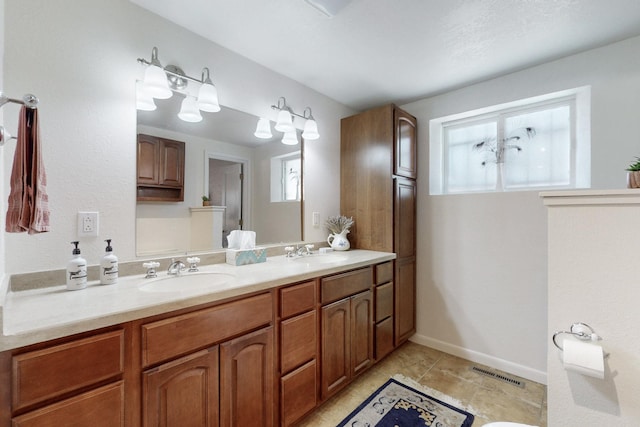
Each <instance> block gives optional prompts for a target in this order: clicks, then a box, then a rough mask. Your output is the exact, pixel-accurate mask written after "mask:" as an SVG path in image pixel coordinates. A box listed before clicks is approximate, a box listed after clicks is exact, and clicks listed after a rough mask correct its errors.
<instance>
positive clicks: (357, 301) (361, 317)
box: [351, 290, 373, 376]
mask: <svg viewBox="0 0 640 427" xmlns="http://www.w3.org/2000/svg"><path fill="white" fill-rule="evenodd" d="M372 360H373V298H372V293H371V291H370V290H369V291H366V292H362V293H360V294H358V295H354V296H353V297H351V369H352V375H353V376H355V375H358V374H359V373H360V372H362V371H364V370H365V369H367V368H368V367H369V366H370V365H371V363H372Z"/></svg>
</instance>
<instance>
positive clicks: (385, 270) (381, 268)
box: [375, 261, 393, 285]
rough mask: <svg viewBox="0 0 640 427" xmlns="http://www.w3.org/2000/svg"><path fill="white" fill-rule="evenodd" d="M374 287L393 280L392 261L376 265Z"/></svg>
mask: <svg viewBox="0 0 640 427" xmlns="http://www.w3.org/2000/svg"><path fill="white" fill-rule="evenodd" d="M375 268H376V285H382V284H383V283H387V282H390V281H392V280H393V261H389V262H385V263H383V264H378V265H376V267H375Z"/></svg>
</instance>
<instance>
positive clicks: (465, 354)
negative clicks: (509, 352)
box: [409, 334, 547, 384]
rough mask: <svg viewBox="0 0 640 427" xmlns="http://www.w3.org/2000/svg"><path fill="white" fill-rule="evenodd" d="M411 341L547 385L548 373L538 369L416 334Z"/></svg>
mask: <svg viewBox="0 0 640 427" xmlns="http://www.w3.org/2000/svg"><path fill="white" fill-rule="evenodd" d="M409 341H412V342H414V343H416V344H421V345H424V346H427V347H431V348H434V349H436V350H440V351H443V352H445V353H448V354H452V355H454V356H458V357H462V358H463V359H467V360H470V361H472V362H476V363H482V364H483V365H487V366H490V367H492V368H495V369H500V370H501V371H504V372H508V373H510V374H513V375H517V376H519V377H522V378H526V379H528V380H531V381H535V382H537V383H541V384H547V373H546V372H544V371H539V370H537V369H531V368H529V367H528V366H523V365H519V364H517V363H513V362H510V361H508V360H504V359H500V358H497V357H494V356H490V355H488V354H484V353H480V352H477V351H474V350H469V349H467V348H464V347H459V346H457V345H453V344H450V343H447V342H444V341H440V340H436V339H434V338H429V337H425V336H424V335H419V334H414V335H413V336H412V337H411V338H409Z"/></svg>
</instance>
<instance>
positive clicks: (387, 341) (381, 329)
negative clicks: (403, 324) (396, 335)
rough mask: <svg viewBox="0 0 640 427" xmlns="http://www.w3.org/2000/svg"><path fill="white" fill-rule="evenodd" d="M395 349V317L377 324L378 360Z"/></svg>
mask: <svg viewBox="0 0 640 427" xmlns="http://www.w3.org/2000/svg"><path fill="white" fill-rule="evenodd" d="M392 350H393V317H389V318H388V319H385V320H383V321H382V322H380V323H378V324H376V360H380V359H382V358H383V357H384V356H386V355H387V354H389V353H390V352H391V351H392Z"/></svg>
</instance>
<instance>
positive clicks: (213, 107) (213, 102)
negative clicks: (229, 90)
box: [198, 67, 220, 113]
mask: <svg viewBox="0 0 640 427" xmlns="http://www.w3.org/2000/svg"><path fill="white" fill-rule="evenodd" d="M198 108H200V109H201V110H202V111H208V112H210V113H217V112H218V111H220V104H219V103H218V89H216V87H215V86H214V85H213V82H212V81H211V77H209V69H208V68H207V67H205V68H203V69H202V86H200V90H199V91H198Z"/></svg>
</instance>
